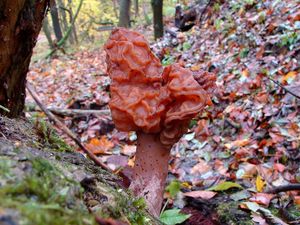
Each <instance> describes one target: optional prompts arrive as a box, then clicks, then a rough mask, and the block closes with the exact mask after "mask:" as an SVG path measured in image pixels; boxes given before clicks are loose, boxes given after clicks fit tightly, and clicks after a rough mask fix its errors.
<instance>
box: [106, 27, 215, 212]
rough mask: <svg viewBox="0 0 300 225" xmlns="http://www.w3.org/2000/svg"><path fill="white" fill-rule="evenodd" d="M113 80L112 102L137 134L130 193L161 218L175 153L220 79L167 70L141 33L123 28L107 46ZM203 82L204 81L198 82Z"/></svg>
mask: <svg viewBox="0 0 300 225" xmlns="http://www.w3.org/2000/svg"><path fill="white" fill-rule="evenodd" d="M105 51H106V53H107V59H106V62H107V66H108V68H107V70H108V74H109V76H110V78H111V80H112V83H111V86H110V92H111V101H110V103H109V106H110V109H111V113H112V118H113V120H114V123H115V125H116V127H117V128H118V129H119V130H121V131H136V132H137V153H136V158H135V165H134V169H133V170H134V174H133V180H132V182H131V184H130V189H132V190H133V192H134V193H135V194H136V195H138V196H143V197H144V198H145V200H146V203H147V205H148V208H149V210H150V212H151V213H152V214H154V215H156V216H157V215H158V214H159V212H160V209H161V205H162V201H163V191H164V186H165V180H166V177H167V173H168V160H169V154H170V149H171V147H172V145H173V144H174V143H176V142H177V141H178V140H179V138H180V137H181V136H182V135H183V134H184V133H185V132H186V131H187V129H188V124H189V121H190V119H192V118H193V117H194V116H195V115H196V114H197V113H199V112H200V111H201V110H203V109H204V107H205V106H206V105H210V104H211V100H210V94H211V93H212V90H213V89H214V87H215V76H214V75H212V74H210V73H196V74H194V75H195V77H197V80H195V79H194V76H193V73H192V72H191V71H189V70H188V69H185V68H183V67H181V66H180V65H178V64H174V65H171V66H167V67H165V68H163V67H162V65H161V63H160V61H159V59H158V58H157V57H156V56H154V54H153V53H152V52H151V50H150V47H149V44H148V42H147V41H146V39H145V38H144V37H143V36H142V35H141V34H139V33H137V32H134V31H130V30H126V29H123V28H117V29H115V30H114V31H112V34H111V36H110V38H109V40H108V41H107V43H106V45H105ZM197 81H199V82H197Z"/></svg>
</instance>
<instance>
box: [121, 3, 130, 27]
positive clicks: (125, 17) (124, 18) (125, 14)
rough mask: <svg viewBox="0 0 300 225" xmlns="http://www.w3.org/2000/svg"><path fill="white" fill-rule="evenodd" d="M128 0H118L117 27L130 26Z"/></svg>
mask: <svg viewBox="0 0 300 225" xmlns="http://www.w3.org/2000/svg"><path fill="white" fill-rule="evenodd" d="M130 4H131V1H130V0H120V15H119V24H118V25H119V27H130Z"/></svg>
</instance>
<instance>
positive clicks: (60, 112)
mask: <svg viewBox="0 0 300 225" xmlns="http://www.w3.org/2000/svg"><path fill="white" fill-rule="evenodd" d="M48 110H49V111H50V112H52V113H54V114H56V115H60V116H74V115H89V114H94V115H105V116H110V111H109V110H92V109H87V110H85V109H60V108H48Z"/></svg>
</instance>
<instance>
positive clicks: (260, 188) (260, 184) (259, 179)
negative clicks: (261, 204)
mask: <svg viewBox="0 0 300 225" xmlns="http://www.w3.org/2000/svg"><path fill="white" fill-rule="evenodd" d="M255 184H256V190H257V191H258V192H262V191H263V190H264V187H265V185H266V182H265V181H264V180H263V179H262V177H261V176H259V175H258V176H257V177H256V181H255Z"/></svg>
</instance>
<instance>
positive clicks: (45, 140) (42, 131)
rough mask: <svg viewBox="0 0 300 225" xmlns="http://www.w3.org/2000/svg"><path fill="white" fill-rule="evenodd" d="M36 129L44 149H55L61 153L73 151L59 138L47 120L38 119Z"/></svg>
mask: <svg viewBox="0 0 300 225" xmlns="http://www.w3.org/2000/svg"><path fill="white" fill-rule="evenodd" d="M35 128H36V131H37V134H38V135H39V137H40V142H41V144H42V145H43V146H44V147H47V148H51V149H55V150H57V151H60V152H71V151H72V148H71V147H70V146H69V145H68V144H67V143H66V142H65V141H64V140H63V139H62V138H60V137H59V136H58V134H57V133H56V131H55V130H54V129H53V128H51V127H50V126H49V125H48V124H47V122H46V121H45V120H43V119H40V118H36V120H35Z"/></svg>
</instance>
